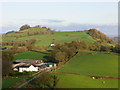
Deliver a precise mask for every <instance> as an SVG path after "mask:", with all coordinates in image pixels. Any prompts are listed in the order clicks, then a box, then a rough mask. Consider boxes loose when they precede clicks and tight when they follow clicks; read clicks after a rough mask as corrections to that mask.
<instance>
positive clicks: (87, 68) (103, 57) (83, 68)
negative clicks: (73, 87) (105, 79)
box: [57, 54, 118, 77]
mask: <svg viewBox="0 0 120 90" xmlns="http://www.w3.org/2000/svg"><path fill="white" fill-rule="evenodd" d="M57 72H74V73H79V74H83V75H96V76H115V77H117V76H118V56H117V55H108V54H99V55H98V54H97V55H84V56H80V55H78V56H76V57H74V58H73V59H72V60H71V61H70V62H69V63H67V64H66V65H65V66H63V67H61V68H60V69H59V70H57Z"/></svg>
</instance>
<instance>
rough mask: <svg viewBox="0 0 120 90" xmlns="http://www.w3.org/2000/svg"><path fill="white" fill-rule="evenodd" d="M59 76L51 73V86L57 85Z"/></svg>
mask: <svg viewBox="0 0 120 90" xmlns="http://www.w3.org/2000/svg"><path fill="white" fill-rule="evenodd" d="M58 81H59V78H58V77H57V76H56V75H53V88H55V86H56V85H57V83H58Z"/></svg>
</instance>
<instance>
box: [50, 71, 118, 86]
mask: <svg viewBox="0 0 120 90" xmlns="http://www.w3.org/2000/svg"><path fill="white" fill-rule="evenodd" d="M52 74H55V75H57V76H58V78H59V81H58V83H57V85H56V88H118V80H117V79H92V78H89V77H86V76H83V75H73V74H64V73H52Z"/></svg>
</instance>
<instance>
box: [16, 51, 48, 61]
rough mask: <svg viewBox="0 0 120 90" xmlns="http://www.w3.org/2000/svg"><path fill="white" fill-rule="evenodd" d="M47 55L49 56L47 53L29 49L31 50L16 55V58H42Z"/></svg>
mask: <svg viewBox="0 0 120 90" xmlns="http://www.w3.org/2000/svg"><path fill="white" fill-rule="evenodd" d="M45 56H47V55H45V54H42V53H38V52H33V51H29V52H25V53H20V54H17V55H15V56H14V60H17V59H42V58H44V57H45Z"/></svg>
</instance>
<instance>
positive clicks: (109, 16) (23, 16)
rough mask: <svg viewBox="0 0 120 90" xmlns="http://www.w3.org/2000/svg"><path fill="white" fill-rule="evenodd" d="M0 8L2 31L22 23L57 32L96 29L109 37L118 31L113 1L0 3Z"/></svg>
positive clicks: (16, 28)
mask: <svg viewBox="0 0 120 90" xmlns="http://www.w3.org/2000/svg"><path fill="white" fill-rule="evenodd" d="M1 7H2V9H1V10H2V11H1V12H0V13H1V14H0V16H1V19H2V23H1V24H0V28H2V32H7V31H10V30H18V29H19V27H20V26H21V25H24V24H29V25H31V26H35V25H42V26H48V27H50V28H52V29H55V30H58V31H59V30H60V31H62V30H63V31H65V30H67V31H69V30H73V31H74V30H83V29H89V28H98V29H102V31H103V32H104V33H105V34H109V35H113V36H115V35H117V32H118V31H117V27H118V26H117V23H118V3H117V2H3V3H1ZM110 27H111V28H110Z"/></svg>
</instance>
